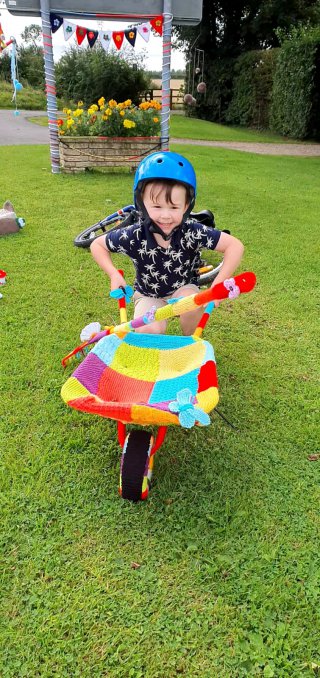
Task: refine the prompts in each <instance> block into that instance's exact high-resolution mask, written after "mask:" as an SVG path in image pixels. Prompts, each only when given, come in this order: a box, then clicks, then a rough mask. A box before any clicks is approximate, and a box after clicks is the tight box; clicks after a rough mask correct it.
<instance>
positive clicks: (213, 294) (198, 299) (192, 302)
mask: <svg viewBox="0 0 320 678" xmlns="http://www.w3.org/2000/svg"><path fill="white" fill-rule="evenodd" d="M232 281H233V282H234V287H236V288H238V294H239V293H244V292H251V290H253V288H254V286H255V284H256V276H255V274H254V273H252V272H250V271H247V272H246V273H241V274H240V275H236V276H235V277H234V278H232ZM225 282H226V281H225ZM225 282H222V283H218V285H216V286H215V287H210V288H209V289H208V290H203V292H197V293H196V294H192V295H190V296H189V297H183V298H182V299H181V300H179V301H177V302H176V303H175V304H169V305H168V306H163V307H162V308H159V309H157V311H156V312H155V319H156V320H165V319H166V318H170V317H171V316H173V315H181V314H182V313H186V312H187V311H193V310H194V309H195V308H197V307H199V306H204V305H205V304H208V303H209V301H213V300H214V299H227V298H228V297H230V298H232V297H231V295H230V288H229V287H228V286H226V285H225Z"/></svg>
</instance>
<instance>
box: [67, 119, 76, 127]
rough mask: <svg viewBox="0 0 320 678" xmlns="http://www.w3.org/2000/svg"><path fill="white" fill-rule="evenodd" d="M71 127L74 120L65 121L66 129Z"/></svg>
mask: <svg viewBox="0 0 320 678" xmlns="http://www.w3.org/2000/svg"><path fill="white" fill-rule="evenodd" d="M72 125H74V120H73V118H69V120H67V127H68V128H70V127H72Z"/></svg>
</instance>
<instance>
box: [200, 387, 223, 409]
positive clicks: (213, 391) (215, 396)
mask: <svg viewBox="0 0 320 678" xmlns="http://www.w3.org/2000/svg"><path fill="white" fill-rule="evenodd" d="M197 401H198V406H199V407H200V408H201V409H202V410H204V411H205V412H211V410H213V409H214V408H215V407H216V405H218V402H219V392H218V389H217V388H216V387H215V386H211V388H207V390H206V391H201V393H197ZM196 407H197V405H196Z"/></svg>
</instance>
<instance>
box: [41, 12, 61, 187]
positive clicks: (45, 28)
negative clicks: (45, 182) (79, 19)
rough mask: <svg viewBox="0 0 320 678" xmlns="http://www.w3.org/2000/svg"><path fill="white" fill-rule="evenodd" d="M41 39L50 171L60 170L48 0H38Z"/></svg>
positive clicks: (56, 172) (57, 171)
mask: <svg viewBox="0 0 320 678" xmlns="http://www.w3.org/2000/svg"><path fill="white" fill-rule="evenodd" d="M40 10H41V22H42V39H43V54H44V72H45V79H46V95H47V111H48V123H49V138H50V156H51V171H52V172H53V174H58V173H59V172H60V160H59V137H58V124H57V97H56V83H55V77H54V63H53V51H52V35H51V24H50V0H40Z"/></svg>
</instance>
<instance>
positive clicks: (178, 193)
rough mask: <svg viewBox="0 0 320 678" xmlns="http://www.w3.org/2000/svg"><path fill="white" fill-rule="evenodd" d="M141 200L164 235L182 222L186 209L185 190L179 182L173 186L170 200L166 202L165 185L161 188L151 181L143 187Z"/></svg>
mask: <svg viewBox="0 0 320 678" xmlns="http://www.w3.org/2000/svg"><path fill="white" fill-rule="evenodd" d="M143 202H144V206H145V208H146V210H147V212H148V214H149V217H150V219H152V221H153V222H154V223H155V224H157V226H160V228H161V229H162V231H163V232H164V233H165V234H166V235H169V234H170V233H171V231H172V230H173V229H174V228H175V227H176V226H178V225H179V224H181V222H182V218H183V215H184V213H185V211H186V209H187V191H186V189H185V187H184V186H182V185H180V184H177V185H176V186H173V187H172V190H171V200H170V201H169V202H168V201H167V198H166V188H165V186H163V187H162V188H161V186H159V185H156V186H155V185H154V184H153V183H152V182H151V183H150V184H147V185H146V187H145V190H144V192H143Z"/></svg>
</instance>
